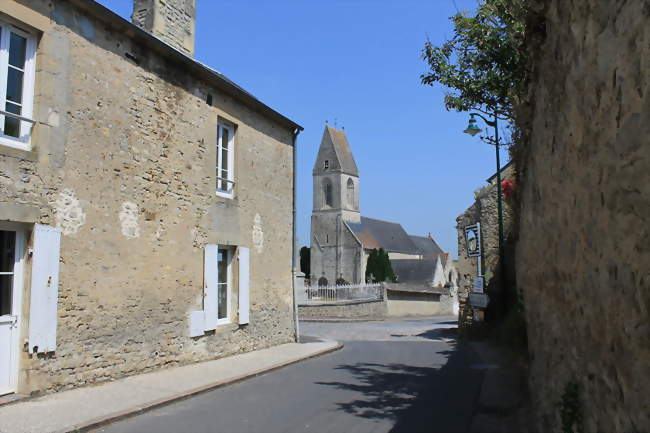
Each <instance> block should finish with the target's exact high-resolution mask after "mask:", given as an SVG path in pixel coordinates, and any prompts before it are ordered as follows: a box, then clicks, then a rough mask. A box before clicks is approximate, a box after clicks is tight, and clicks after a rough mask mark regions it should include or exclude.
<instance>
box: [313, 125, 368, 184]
mask: <svg viewBox="0 0 650 433" xmlns="http://www.w3.org/2000/svg"><path fill="white" fill-rule="evenodd" d="M313 172H314V174H318V173H325V172H335V173H336V172H338V173H345V174H349V175H351V176H356V177H359V170H358V169H357V164H356V162H355V161H354V157H353V156H352V151H351V150H350V144H349V143H348V139H347V137H346V136H345V132H344V131H342V130H339V129H336V128H332V127H331V126H329V125H326V126H325V130H324V131H323V138H322V140H321V143H320V148H319V150H318V156H317V157H316V163H315V164H314V171H313Z"/></svg>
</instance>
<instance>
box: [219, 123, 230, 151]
mask: <svg viewBox="0 0 650 433" xmlns="http://www.w3.org/2000/svg"><path fill="white" fill-rule="evenodd" d="M228 140H229V138H228V130H227V129H226V128H221V147H223V148H224V149H228Z"/></svg>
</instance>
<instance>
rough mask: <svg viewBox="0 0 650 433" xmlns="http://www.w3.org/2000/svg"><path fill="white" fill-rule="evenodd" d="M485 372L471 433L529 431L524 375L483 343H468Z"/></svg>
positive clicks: (515, 432)
mask: <svg viewBox="0 0 650 433" xmlns="http://www.w3.org/2000/svg"><path fill="white" fill-rule="evenodd" d="M470 346H471V347H472V349H474V351H475V352H476V353H477V354H478V355H479V357H480V358H481V360H482V362H483V364H481V365H476V366H474V368H477V369H481V370H484V371H485V374H484V376H483V384H482V386H481V393H480V395H479V398H478V402H477V406H478V409H477V412H476V413H475V414H474V419H473V420H472V426H471V428H470V432H471V433H526V432H529V431H530V427H529V425H528V424H529V422H530V413H529V412H530V404H529V402H528V399H527V395H526V384H525V372H524V371H523V370H522V369H521V368H520V367H518V366H516V365H514V364H513V363H512V360H510V359H508V357H507V356H505V355H504V354H503V353H502V352H501V351H500V350H499V349H498V348H496V347H494V346H493V345H491V344H489V343H487V342H482V341H481V342H478V341H473V342H470Z"/></svg>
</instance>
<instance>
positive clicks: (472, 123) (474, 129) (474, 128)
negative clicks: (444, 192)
mask: <svg viewBox="0 0 650 433" xmlns="http://www.w3.org/2000/svg"><path fill="white" fill-rule="evenodd" d="M474 116H478V117H480V118H481V119H483V121H484V122H485V123H486V124H487V125H488V126H491V127H493V128H494V138H492V137H481V139H483V141H485V142H486V143H488V144H491V145H493V146H494V147H495V149H496V156H497V209H498V213H499V262H500V264H501V266H500V268H501V269H500V270H501V287H504V285H505V275H506V274H505V258H504V251H503V199H502V195H503V192H502V191H501V159H500V156H499V146H502V145H501V143H499V125H498V123H497V115H496V113H495V114H494V120H488V119H486V118H485V117H483V116H482V115H481V114H479V113H470V118H469V124H468V125H467V129H465V130H464V131H463V132H464V133H466V134H469V135H471V136H472V137H473V136H475V135H476V134H478V133H479V132H481V128H479V127H478V125H477V124H476V119H475V118H474Z"/></svg>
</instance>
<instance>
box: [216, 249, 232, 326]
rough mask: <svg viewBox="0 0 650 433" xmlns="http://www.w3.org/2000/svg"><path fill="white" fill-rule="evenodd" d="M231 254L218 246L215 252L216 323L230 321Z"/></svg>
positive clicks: (228, 250)
mask: <svg viewBox="0 0 650 433" xmlns="http://www.w3.org/2000/svg"><path fill="white" fill-rule="evenodd" d="M231 262H232V254H231V252H230V249H228V248H219V250H218V253H217V268H218V269H219V274H218V275H219V276H218V279H217V324H222V323H230V292H231V290H232V289H231V286H232V283H231V281H232V280H231V275H230V272H231V270H230V267H231Z"/></svg>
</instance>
